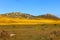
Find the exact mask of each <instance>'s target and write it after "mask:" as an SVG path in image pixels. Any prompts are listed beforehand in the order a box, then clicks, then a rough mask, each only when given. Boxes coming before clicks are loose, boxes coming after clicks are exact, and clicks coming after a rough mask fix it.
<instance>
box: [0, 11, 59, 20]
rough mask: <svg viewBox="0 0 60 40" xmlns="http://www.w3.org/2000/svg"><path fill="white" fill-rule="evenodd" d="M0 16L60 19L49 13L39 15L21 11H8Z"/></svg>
mask: <svg viewBox="0 0 60 40" xmlns="http://www.w3.org/2000/svg"><path fill="white" fill-rule="evenodd" d="M0 17H10V18H25V19H41V18H43V19H54V20H59V18H58V17H56V16H54V15H52V14H50V13H47V14H44V15H39V16H34V15H30V14H26V13H20V12H11V13H6V14H0Z"/></svg>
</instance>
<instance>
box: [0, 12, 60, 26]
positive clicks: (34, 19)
mask: <svg viewBox="0 0 60 40" xmlns="http://www.w3.org/2000/svg"><path fill="white" fill-rule="evenodd" d="M57 23H59V24H60V19H59V18H58V17H56V16H54V15H51V14H45V15H39V16H33V15H30V14H25V13H19V12H12V13H6V14H0V25H1V24H2V25H3V24H4V25H5V24H57Z"/></svg>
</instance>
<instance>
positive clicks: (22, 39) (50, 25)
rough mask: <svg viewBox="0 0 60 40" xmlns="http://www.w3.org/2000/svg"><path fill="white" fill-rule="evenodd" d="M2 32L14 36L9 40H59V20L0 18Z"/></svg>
mask: <svg viewBox="0 0 60 40" xmlns="http://www.w3.org/2000/svg"><path fill="white" fill-rule="evenodd" d="M2 30H6V31H8V32H9V33H15V34H16V36H14V37H12V38H11V39H10V40H60V20H49V19H40V20H31V19H19V18H6V17H4V18H2V17H1V18H0V31H2ZM0 40H1V38H0Z"/></svg>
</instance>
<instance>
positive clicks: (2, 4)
mask: <svg viewBox="0 0 60 40" xmlns="http://www.w3.org/2000/svg"><path fill="white" fill-rule="evenodd" d="M9 12H21V13H27V14H31V15H35V16H37V15H42V14H46V13H51V14H53V15H55V16H57V17H60V0H0V14H2V13H9Z"/></svg>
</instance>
